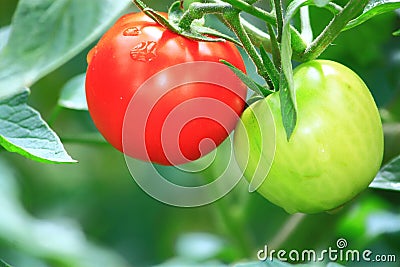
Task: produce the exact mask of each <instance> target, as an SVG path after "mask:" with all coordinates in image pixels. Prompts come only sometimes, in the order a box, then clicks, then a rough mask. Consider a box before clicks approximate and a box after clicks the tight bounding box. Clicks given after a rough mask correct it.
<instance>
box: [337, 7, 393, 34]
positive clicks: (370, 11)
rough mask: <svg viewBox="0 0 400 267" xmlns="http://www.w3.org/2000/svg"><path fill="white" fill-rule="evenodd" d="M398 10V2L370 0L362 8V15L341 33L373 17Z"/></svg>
mask: <svg viewBox="0 0 400 267" xmlns="http://www.w3.org/2000/svg"><path fill="white" fill-rule="evenodd" d="M398 8H400V1H399V0H370V1H369V3H368V4H367V6H366V7H365V8H364V11H363V13H362V14H361V15H360V16H358V17H357V18H355V19H353V20H351V21H350V22H349V23H348V24H347V26H346V27H345V28H344V29H343V31H345V30H349V29H351V28H354V27H356V26H358V25H360V24H362V23H364V22H366V21H367V20H369V19H371V18H373V17H375V16H378V15H381V14H384V13H386V12H391V11H394V10H396V9H398Z"/></svg>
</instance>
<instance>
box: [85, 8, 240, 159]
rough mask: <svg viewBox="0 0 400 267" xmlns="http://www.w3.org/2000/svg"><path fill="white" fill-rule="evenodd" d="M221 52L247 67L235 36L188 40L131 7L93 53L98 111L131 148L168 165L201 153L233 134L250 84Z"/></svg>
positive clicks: (91, 96) (106, 129)
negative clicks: (226, 39)
mask: <svg viewBox="0 0 400 267" xmlns="http://www.w3.org/2000/svg"><path fill="white" fill-rule="evenodd" d="M221 59H224V60H226V61H229V62H231V63H232V64H233V65H235V66H236V67H237V68H239V69H241V70H242V71H245V66H244V63H243V60H242V58H241V55H240V53H239V51H238V50H237V48H236V47H235V45H234V44H232V43H230V42H198V41H193V40H189V39H187V38H185V37H183V36H180V35H178V34H175V33H173V32H171V31H170V30H168V29H166V28H164V27H162V26H160V25H159V24H157V23H156V22H154V21H153V20H152V19H150V18H149V17H147V16H146V15H145V14H143V13H131V14H127V15H125V16H123V17H121V18H120V19H119V20H118V21H117V22H116V23H115V25H114V26H112V27H111V28H110V29H109V30H108V31H107V32H106V33H105V34H104V36H103V37H102V38H101V39H100V41H99V42H98V44H97V45H96V46H95V47H94V48H93V49H92V50H91V51H90V52H89V54H88V57H87V60H88V63H89V66H88V70H87V76H86V97H87V102H88V107H89V112H90V114H91V117H92V119H93V121H94V123H95V125H96V127H97V128H98V130H99V131H100V132H101V133H102V135H103V136H104V137H105V138H106V139H107V141H108V142H110V143H111V144H112V145H113V146H114V147H115V148H117V149H119V150H120V151H122V152H123V153H125V154H126V155H128V156H131V157H134V158H137V159H141V160H146V161H152V162H155V163H158V164H163V165H178V164H182V163H185V162H188V161H192V160H196V159H198V158H199V157H201V156H203V155H205V154H206V153H208V152H210V151H211V150H213V149H214V148H215V147H216V146H218V145H219V144H220V143H221V142H222V141H223V140H224V139H225V138H226V137H227V136H228V135H229V133H230V132H231V131H232V130H233V129H234V128H235V125H236V123H237V121H238V119H239V117H240V115H241V113H242V111H243V109H244V105H245V98H246V94H247V88H246V86H245V85H244V84H243V83H242V82H240V80H239V79H238V78H237V77H236V76H235V75H234V74H233V72H231V71H230V70H229V69H228V68H227V67H226V66H224V65H223V64H222V63H220V60H221ZM227 70H228V71H229V72H227ZM218 79H219V80H218ZM149 81H150V82H149ZM203 140H206V141H208V142H202V141H203ZM210 141H212V142H210Z"/></svg>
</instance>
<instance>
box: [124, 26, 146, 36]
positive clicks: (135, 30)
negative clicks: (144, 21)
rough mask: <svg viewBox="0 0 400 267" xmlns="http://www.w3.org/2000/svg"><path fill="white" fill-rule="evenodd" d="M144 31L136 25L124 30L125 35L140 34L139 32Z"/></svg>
mask: <svg viewBox="0 0 400 267" xmlns="http://www.w3.org/2000/svg"><path fill="white" fill-rule="evenodd" d="M141 33H142V32H141V31H140V30H139V29H138V28H136V27H132V28H128V29H126V30H125V31H124V32H123V35H124V36H138V35H139V34H141Z"/></svg>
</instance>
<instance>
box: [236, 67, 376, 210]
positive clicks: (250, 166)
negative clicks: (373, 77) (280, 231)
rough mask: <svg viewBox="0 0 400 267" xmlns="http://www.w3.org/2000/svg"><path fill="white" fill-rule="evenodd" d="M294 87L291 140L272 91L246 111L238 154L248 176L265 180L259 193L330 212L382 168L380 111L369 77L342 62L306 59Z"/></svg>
mask: <svg viewBox="0 0 400 267" xmlns="http://www.w3.org/2000/svg"><path fill="white" fill-rule="evenodd" d="M294 88H295V94H296V97H297V108H298V121H297V125H296V128H295V130H294V132H293V135H292V136H291V138H290V139H289V141H287V137H286V133H285V130H284V127H283V124H282V117H281V108H280V100H279V95H278V94H277V93H274V94H272V95H269V96H268V97H266V98H265V99H263V100H260V101H258V102H256V103H254V104H252V105H251V106H250V107H249V108H248V109H246V110H245V111H244V113H243V114H242V123H240V124H238V126H237V129H236V131H235V136H234V149H235V155H236V158H237V161H238V164H239V166H240V167H241V169H242V170H244V176H245V177H246V178H247V179H248V180H250V181H251V180H252V179H260V178H262V179H263V181H262V183H261V185H260V187H258V189H257V191H258V192H259V193H260V194H261V195H263V196H264V197H265V198H267V199H268V200H270V201H271V202H273V203H275V204H276V205H279V206H281V207H283V208H284V209H285V210H286V211H287V212H289V213H295V212H304V213H316V212H321V211H328V210H332V209H335V208H337V207H339V206H342V205H343V204H344V203H346V202H348V201H350V200H351V199H353V198H354V197H355V196H356V195H357V194H359V193H360V192H361V191H362V190H364V189H365V188H367V187H368V185H369V184H370V182H371V181H372V180H373V178H374V177H375V175H376V173H377V172H378V170H379V167H380V165H381V161H382V157H383V131H382V124H381V120H380V116H379V113H378V109H377V107H376V104H375V102H374V100H373V98H372V96H371V94H370V92H369V90H368V88H367V87H366V85H365V84H364V82H363V81H362V80H361V79H360V78H359V77H358V76H357V75H356V74H355V73H354V72H353V71H352V70H350V69H349V68H347V67H345V66H343V65H341V64H339V63H336V62H332V61H327V60H315V61H310V62H307V63H303V64H302V65H300V66H299V67H297V68H296V69H295V71H294ZM269 140H273V141H274V142H271V141H269ZM271 151H273V152H275V153H270V152H271Z"/></svg>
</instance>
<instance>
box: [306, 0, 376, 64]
mask: <svg viewBox="0 0 400 267" xmlns="http://www.w3.org/2000/svg"><path fill="white" fill-rule="evenodd" d="M367 3H368V0H350V1H349V2H348V3H347V5H346V6H345V7H344V8H343V9H342V10H341V12H339V13H338V14H337V15H336V16H335V17H334V18H333V19H332V20H331V22H330V23H329V25H328V26H327V27H326V28H325V29H324V30H323V31H322V33H321V34H320V35H319V36H318V37H317V38H316V39H315V40H314V41H313V42H312V43H311V45H310V46H309V47H308V48H307V49H306V51H305V52H304V54H303V55H302V56H301V58H300V59H301V61H308V60H312V59H315V58H317V57H319V56H320V55H321V53H322V52H324V51H325V49H326V48H328V46H329V45H330V44H331V43H332V42H333V40H335V39H336V37H337V36H338V35H339V34H340V32H341V31H342V30H343V29H344V27H345V26H346V25H347V23H348V22H349V21H350V20H351V19H353V18H354V17H355V16H356V15H357V14H358V13H359V12H361V11H362V10H363V9H364V7H365V6H366V5H367Z"/></svg>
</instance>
